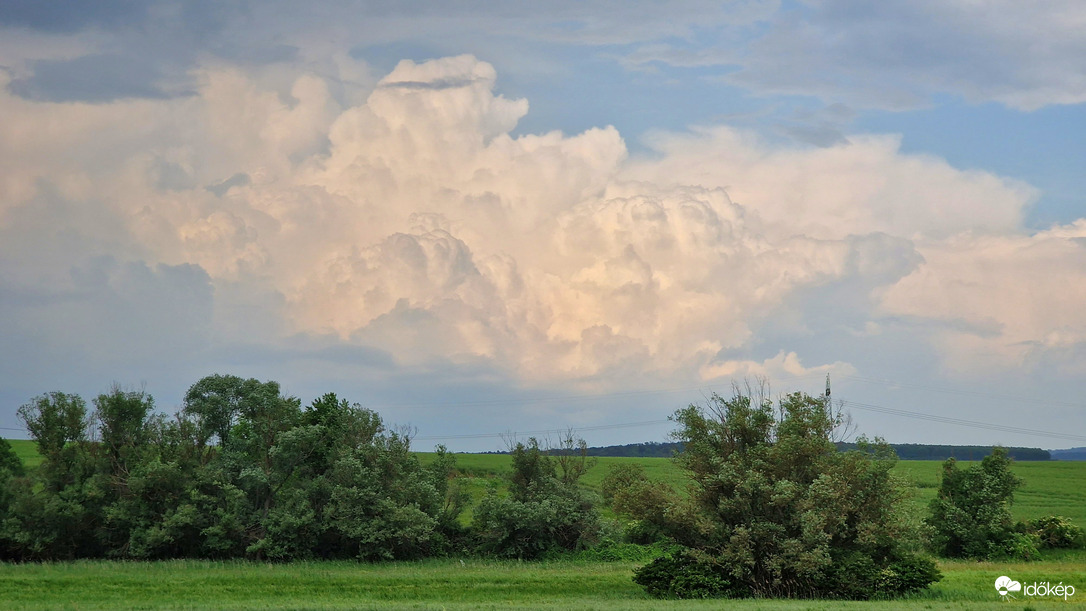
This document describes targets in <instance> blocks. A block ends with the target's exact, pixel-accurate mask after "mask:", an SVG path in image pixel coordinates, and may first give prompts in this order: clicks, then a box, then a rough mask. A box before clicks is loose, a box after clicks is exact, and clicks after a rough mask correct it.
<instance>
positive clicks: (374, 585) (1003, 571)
mask: <svg viewBox="0 0 1086 611" xmlns="http://www.w3.org/2000/svg"><path fill="white" fill-rule="evenodd" d="M13 446H14V447H15V449H16V452H18V453H19V455H20V456H21V457H22V458H23V459H24V461H25V462H27V463H28V464H31V465H33V464H36V462H37V461H38V457H37V455H36V453H35V452H34V448H33V445H32V444H31V443H30V442H14V443H13ZM431 456H432V455H430V454H427V453H421V454H420V458H421V459H422V460H423V461H424V462H425V461H427V460H429V459H430V457H431ZM456 458H457V464H458V468H459V470H460V472H461V474H462V475H464V476H466V477H465V478H464V484H465V486H466V487H467V489H468V490H469V492H471V494H472V496H473V497H475V498H476V499H477V498H479V497H481V496H482V495H484V494H486V491H487V489H488V488H490V487H495V488H497V489H498V491H499V493H502V491H503V489H504V485H503V483H502V482H503V479H502V475H504V474H505V473H506V472H508V471H509V470H510V457H509V456H508V455H481V454H458V455H457V456H456ZM621 462H638V463H640V464H642V465H644V466H645V470H646V472H647V474H648V475H649V477H651V478H653V479H660V480H664V481H668V482H670V483H672V484H673V485H675V486H676V487H677V488H681V487H682V486H683V485H684V482H685V476H684V474H683V472H682V471H681V470H679V469H678V468H677V467H676V466H675V464H674V463H673V462H672V461H671V460H670V459H666V458H599V459H598V460H597V464H596V465H595V467H593V468H592V469H591V470H590V471H589V472H588V474H587V475H586V476H585V478H584V479H583V482H584V483H585V485H587V486H589V487H591V488H595V489H598V488H599V485H600V481H601V480H602V478H603V476H604V475H605V474H606V473H607V470H608V467H609V465H611V464H615V463H621ZM895 469H896V472H897V473H898V475H900V476H901V477H902V478H904V479H905V480H907V481H910V482H913V483H914V484H915V491H916V494H915V497H914V499H913V501H914V503H915V505H916V509H917V511H918V512H919V511H922V510H923V509H924V507H925V506H926V504H927V501H928V499H930V498H932V496H934V494H935V490H936V488H937V487H938V483H939V478H940V463H939V462H935V461H901V462H899V463H898V465H897V467H895ZM1014 471H1015V473H1016V474H1017V475H1018V476H1019V477H1021V478H1022V479H1023V480H1024V482H1025V484H1024V486H1023V487H1022V488H1021V489H1020V490H1019V492H1018V494H1017V495H1016V503H1015V505H1014V507H1013V512H1014V515H1015V517H1016V518H1019V519H1023V518H1032V517H1038V516H1042V515H1051V514H1056V515H1063V516H1067V517H1070V518H1072V519H1073V520H1074V521H1075V523H1077V524H1079V525H1086V462H1043V463H1042V462H1037V463H1028V462H1022V463H1016V464H1015V465H1014ZM584 558H585V556H581V557H577V556H574V557H567V558H561V559H556V560H550V561H542V562H513V561H495V560H485V559H472V558H464V559H457V558H453V559H444V560H427V561H423V562H417V563H408V562H390V563H380V564H363V563H355V562H294V563H285V564H264V563H257V562H245V561H229V562H214V561H193V560H185V561H162V562H122V561H77V562H71V563H44V564H21V565H14V564H0V608H3V609H73V610H74V609H80V610H84V609H209V608H210V609H216V608H219V609H511V608H512V609H719V608H722V607H725V606H726V607H727V608H728V609H739V610H753V609H795V610H800V609H803V610H831V609H871V610H891V609H917V610H920V609H970V610H973V609H975V610H980V609H993V608H994V609H1007V610H1010V609H1014V610H1015V611H1024V610H1028V609H1034V610H1040V609H1070V608H1086V550H1075V551H1054V552H1047V553H1046V554H1045V556H1044V558H1043V559H1042V560H1040V561H1037V562H1030V563H1019V562H1004V563H999V562H981V563H978V562H968V561H960V562H959V561H942V562H940V563H939V567H940V570H941V571H942V572H943V575H944V577H943V579H942V581H940V582H938V583H937V584H935V585H934V586H933V587H932V588H931V589H930V590H928V591H925V592H923V593H920V594H918V595H915V596H912V597H910V598H906V599H898V600H893V601H871V602H850V601H822V600H800V601H778V600H744V601H728V602H726V603H724V602H722V601H720V600H712V601H660V600H655V599H650V598H648V597H647V596H646V595H645V593H644V592H643V591H642V590H641V588H640V587H638V586H637V585H636V584H634V583H633V581H632V580H631V577H632V575H633V571H634V569H635V568H636V567H637V566H639V565H640V564H641V563H642V562H636V561H631V560H622V561H615V562H599V561H589V560H585V559H584ZM1001 575H1008V576H1010V577H1011V578H1013V579H1015V580H1017V581H1020V582H1021V583H1022V584H1023V585H1027V584H1033V583H1045V582H1047V583H1049V584H1051V585H1056V584H1064V585H1071V586H1073V587H1074V588H1075V594H1074V595H1073V596H1071V597H1069V598H1068V599H1067V600H1064V599H1062V598H1059V597H1057V596H1053V595H1048V596H1026V595H1025V594H1024V593H1023V592H1019V593H1017V595H1016V596H1017V598H1015V599H1013V600H1008V601H1002V600H1001V599H1000V597H999V595H998V594H997V593H996V591H995V589H994V587H993V583H994V581H995V579H996V577H999V576H1001Z"/></svg>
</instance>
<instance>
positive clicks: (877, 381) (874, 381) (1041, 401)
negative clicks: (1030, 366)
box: [841, 375, 1086, 410]
mask: <svg viewBox="0 0 1086 611" xmlns="http://www.w3.org/2000/svg"><path fill="white" fill-rule="evenodd" d="M841 377H843V378H845V379H847V380H854V381H857V382H866V383H868V384H879V385H882V386H899V387H901V388H912V389H915V390H925V391H928V392H938V393H944V394H949V395H967V396H973V397H989V398H993V399H1005V400H1010V401H1017V402H1019V403H1033V404H1036V405H1052V406H1058V407H1074V408H1078V409H1084V410H1086V404H1082V403H1072V402H1069V401H1050V400H1044V399H1037V398H1036V397H1016V396H1012V395H1006V394H1002V393H993V392H985V391H983V390H962V389H955V388H941V387H938V386H925V385H922V384H911V383H907V382H896V381H894V380H885V379H880V378H867V377H864V376H856V375H845V376H841Z"/></svg>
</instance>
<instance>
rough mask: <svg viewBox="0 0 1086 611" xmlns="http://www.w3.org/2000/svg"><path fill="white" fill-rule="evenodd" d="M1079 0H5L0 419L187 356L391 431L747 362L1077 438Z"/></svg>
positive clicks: (898, 422) (550, 424) (864, 417)
mask: <svg viewBox="0 0 1086 611" xmlns="http://www.w3.org/2000/svg"><path fill="white" fill-rule="evenodd" d="M1083 31H1086V5H1084V4H1083V3H1082V2H1080V1H1079V0H1043V1H1037V2H1020V1H1019V0H886V1H883V2H873V3H857V2H850V1H846V0H799V1H787V0H713V1H711V2H700V1H692V2H656V1H642V0H628V1H623V2H612V1H605V2H580V1H576V2H574V1H569V2H567V1H564V0H557V1H554V2H546V3H521V2H507V3H494V2H476V1H473V0H454V1H449V2H342V1H330V2H321V3H316V4H312V3H300V2H282V1H275V0H269V1H262V2H230V1H227V2H211V1H205V0H201V1H193V2H184V1H177V0H163V1H148V0H113V1H104V2H78V1H72V2H49V3H43V2H35V1H31V0H8V1H6V2H3V3H0V346H3V349H2V350H0V435H4V436H7V437H13V438H25V437H26V433H25V431H24V429H23V428H22V423H21V422H20V421H19V420H18V418H17V416H16V410H17V408H18V407H19V406H20V405H21V404H23V403H25V402H27V401H29V400H30V399H31V398H32V397H34V396H37V395H40V394H42V393H46V392H50V391H62V392H69V393H78V394H81V395H82V396H84V397H85V398H87V399H88V401H89V400H90V399H91V398H93V397H94V396H96V395H97V394H98V393H101V392H105V391H107V390H108V389H109V388H110V387H111V386H112V385H113V384H114V383H116V384H120V385H121V386H123V387H126V388H133V389H138V388H142V389H145V390H146V391H147V392H149V393H150V394H152V395H153V396H154V397H155V399H156V404H157V406H158V408H159V409H161V410H162V411H165V412H167V413H172V412H173V411H175V410H176V409H178V407H179V406H180V405H181V403H182V398H183V396H184V394H185V391H186V390H187V388H188V387H189V386H190V385H191V384H193V383H194V382H196V381H197V380H198V379H200V378H201V377H203V376H205V375H209V374H212V373H223V374H234V375H239V376H243V377H255V378H259V379H261V380H276V381H278V382H279V383H280V384H281V385H282V388H283V390H284V392H285V393H288V394H291V395H294V396H297V397H299V398H300V399H301V400H302V401H303V403H308V402H310V401H312V400H313V399H315V398H316V397H318V396H320V395H322V394H324V393H326V392H335V393H337V394H338V395H339V396H340V397H343V398H346V399H349V400H350V401H352V402H358V403H360V404H362V405H363V406H365V407H369V408H371V409H374V410H376V411H377V412H379V413H380V414H381V416H382V418H383V419H384V420H385V422H386V423H388V424H389V425H398V426H404V427H409V429H410V430H413V431H414V435H415V442H414V444H415V445H414V447H415V448H417V449H427V448H430V447H432V446H433V445H435V444H439V443H443V444H445V445H447V446H448V447H449V448H450V449H452V450H454V451H480V450H500V449H504V448H505V447H506V444H508V443H509V442H510V440H512V439H523V438H525V437H527V436H529V435H536V436H539V437H545V438H551V439H554V438H556V437H557V435H558V433H557V432H558V431H565V430H570V429H572V430H574V431H575V433H576V434H577V435H579V436H581V437H583V438H584V439H585V440H586V441H587V442H588V443H589V444H590V445H606V444H622V443H635V442H641V441H667V440H668V434H669V432H670V431H672V430H673V428H674V427H673V423H670V422H669V421H668V420H667V418H668V416H669V415H670V414H672V413H674V411H675V410H677V409H679V408H681V407H684V406H686V405H688V404H690V403H704V402H705V400H706V398H707V397H709V396H711V394H712V393H714V392H716V393H720V394H722V395H725V396H728V395H730V393H731V388H732V386H733V384H739V385H743V384H744V383H745V381H749V380H756V379H767V380H768V381H769V384H770V387H771V390H772V393H775V394H780V393H786V392H793V391H803V392H807V393H809V394H812V395H815V394H819V393H821V392H823V389H824V387H825V383H826V377H827V376H829V377H830V378H831V380H832V389H833V393H832V396H833V397H834V398H835V399H836V400H839V401H842V402H843V403H842V405H843V406H844V408H845V409H846V410H847V411H848V412H849V413H850V414H851V416H852V420H853V423H854V426H855V432H856V434H866V435H868V436H870V437H874V436H881V437H884V438H885V439H887V440H888V441H890V442H892V443H939V444H975V445H992V444H1002V445H1015V446H1017V445H1021V446H1029V447H1042V448H1065V447H1072V446H1086V399H1084V398H1083V394H1084V393H1083V391H1084V390H1086V388H1084V382H1083V381H1084V380H1086V307H1084V306H1086V195H1084V193H1086V37H1084V36H1083V35H1082V32H1083Z"/></svg>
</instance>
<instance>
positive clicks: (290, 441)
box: [0, 375, 463, 560]
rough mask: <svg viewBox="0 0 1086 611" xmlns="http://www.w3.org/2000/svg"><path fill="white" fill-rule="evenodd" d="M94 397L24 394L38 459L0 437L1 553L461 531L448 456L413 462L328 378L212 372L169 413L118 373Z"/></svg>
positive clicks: (435, 535) (284, 555)
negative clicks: (313, 382) (330, 388)
mask: <svg viewBox="0 0 1086 611" xmlns="http://www.w3.org/2000/svg"><path fill="white" fill-rule="evenodd" d="M94 408H95V409H94V411H93V413H90V414H88V413H87V408H86V404H85V402H84V401H83V400H82V399H81V398H80V397H77V396H74V395H67V394H64V393H50V394H47V395H42V396H40V397H36V398H35V399H33V400H32V401H30V402H29V403H27V404H26V405H24V406H22V407H21V408H20V409H19V416H20V417H21V418H22V419H23V421H24V422H25V423H26V426H27V429H28V430H29V431H30V433H31V435H32V437H33V438H34V440H35V442H36V443H37V445H38V451H39V452H40V453H41V455H42V456H43V462H42V464H41V466H40V468H38V469H36V470H34V472H33V473H32V474H30V475H26V474H24V473H22V472H21V465H18V467H15V466H13V465H15V464H16V463H12V462H11V460H10V458H8V457H9V455H10V448H7V447H6V444H5V445H4V446H3V447H0V557H3V558H7V559H16V560H30V559H67V558H89V557H116V558H177V557H204V558H228V557H250V558H257V559H276V560H285V559H297V558H349V557H355V558H361V559H385V558H390V559H391V558H417V557H422V556H427V555H432V554H437V553H442V552H443V551H445V550H446V549H448V548H449V546H450V545H451V541H452V540H453V539H455V538H457V537H458V536H459V530H460V527H459V526H458V521H457V517H458V515H459V513H460V509H461V507H462V505H463V498H462V495H461V494H460V493H459V492H458V491H457V490H456V487H455V486H452V485H450V475H451V474H452V471H453V468H454V463H453V459H452V456H451V455H448V454H447V453H445V452H444V450H443V449H439V453H438V458H437V460H435V461H434V462H433V463H432V464H431V465H429V466H427V467H423V466H422V465H421V464H420V463H419V461H418V459H417V458H416V457H415V455H414V454H413V453H412V452H411V451H410V442H409V439H408V437H407V436H406V435H404V434H402V433H400V432H396V431H389V430H388V429H386V427H385V426H384V424H383V423H382V422H381V419H380V417H379V416H378V415H377V414H376V413H374V412H372V411H370V410H367V409H364V408H362V407H360V406H359V405H357V404H351V403H349V402H348V401H346V400H341V399H339V398H338V397H336V396H335V395H333V394H328V395H325V396H323V397H321V398H319V399H317V400H316V401H313V403H312V404H310V405H309V406H307V407H305V408H303V407H302V406H301V402H300V401H299V400H298V399H296V398H293V397H286V396H283V395H282V394H281V393H280V389H279V385H278V384H277V383H275V382H260V381H258V380H254V379H249V380H245V379H242V378H238V377H235V376H224V375H213V376H208V377H206V378H204V379H202V380H200V381H199V382H197V383H196V384H194V385H193V386H192V388H190V389H189V391H188V393H187V395H186V397H185V404H184V408H183V409H182V410H181V412H180V413H178V414H177V415H176V416H174V417H173V418H167V417H166V416H165V415H163V414H160V413H157V412H156V411H155V409H154V402H153V400H152V398H151V397H150V396H149V395H147V394H145V393H143V392H131V391H124V390H121V389H119V388H114V389H113V390H112V391H111V392H109V393H106V394H102V395H99V396H98V397H97V398H95V400H94Z"/></svg>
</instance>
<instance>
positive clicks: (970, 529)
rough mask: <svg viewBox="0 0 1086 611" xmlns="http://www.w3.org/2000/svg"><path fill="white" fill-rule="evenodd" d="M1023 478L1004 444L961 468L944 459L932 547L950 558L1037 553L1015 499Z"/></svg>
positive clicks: (933, 504) (1032, 555)
mask: <svg viewBox="0 0 1086 611" xmlns="http://www.w3.org/2000/svg"><path fill="white" fill-rule="evenodd" d="M1021 485H1022V481H1021V480H1020V479H1018V478H1017V477H1016V476H1015V475H1014V474H1013V473H1012V472H1011V459H1010V457H1009V456H1008V455H1007V450H1006V449H1005V448H999V447H997V448H994V449H993V450H992V453H991V454H990V455H988V456H986V457H985V458H984V460H982V461H981V463H980V464H979V465H973V466H972V467H970V468H968V469H960V468H958V465H957V461H955V459H953V458H950V459H948V460H947V461H946V462H944V463H943V479H942V483H941V484H940V486H939V491H938V492H937V493H936V497H935V498H934V499H932V501H931V504H930V505H929V508H930V512H931V514H930V515H929V516H928V518H927V519H926V522H927V523H928V524H929V525H930V526H931V528H932V540H931V543H932V548H933V549H934V551H935V553H937V554H939V555H940V556H944V557H948V558H975V559H978V560H990V559H996V558H1017V559H1022V560H1029V559H1032V558H1035V557H1036V556H1037V547H1036V544H1035V543H1034V541H1033V539H1032V538H1031V537H1029V536H1028V535H1026V534H1024V533H1021V532H1016V531H1015V526H1014V522H1013V521H1012V520H1011V511H1010V505H1011V503H1012V502H1013V501H1014V491H1015V490H1017V489H1018V487H1019V486H1021Z"/></svg>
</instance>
